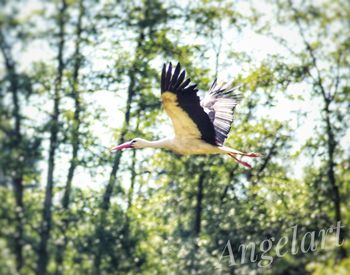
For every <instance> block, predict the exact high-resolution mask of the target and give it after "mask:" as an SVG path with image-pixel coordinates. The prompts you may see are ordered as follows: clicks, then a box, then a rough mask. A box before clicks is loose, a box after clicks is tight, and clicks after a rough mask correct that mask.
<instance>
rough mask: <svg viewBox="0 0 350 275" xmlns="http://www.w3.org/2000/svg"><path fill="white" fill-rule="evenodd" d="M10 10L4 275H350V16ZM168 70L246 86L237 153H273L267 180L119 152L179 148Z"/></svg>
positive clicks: (208, 7)
mask: <svg viewBox="0 0 350 275" xmlns="http://www.w3.org/2000/svg"><path fill="white" fill-rule="evenodd" d="M0 4H1V9H0V200H1V205H0V273H1V274H220V273H222V274H256V273H259V274H260V273H263V274H310V273H312V274H331V273H333V274H350V255H349V253H350V249H349V246H350V242H349V241H348V240H346V237H347V236H349V234H350V232H349V227H350V216H349V214H350V212H349V209H350V200H349V197H350V162H349V160H350V141H349V140H350V131H349V129H348V128H349V121H350V112H349V103H350V3H349V1H346V0H336V1H334V0H319V1H316V0H315V1H298V0H295V1H292V0H289V1H288V0H284V1H278V0H275V1H272V0H271V1H270V0H264V1H258V0H250V1H243V0H237V1H226V0H215V1H208V0H199V1H182V0H177V1H176V0H164V1H160V0H138V1H136V0H135V1H134V0H130V1H117V0H114V1H113V0H100V1H98V0H49V1H47V0H45V1H44V0H41V1H40V0H27V1H21V0H17V1H11V0H0ZM168 61H172V62H177V61H180V62H181V63H182V65H183V67H185V68H186V69H187V71H188V73H189V76H190V77H191V79H192V80H193V81H194V82H195V83H198V84H199V87H200V89H201V90H202V91H206V90H208V87H209V85H210V84H211V81H212V80H213V78H215V77H218V78H219V79H222V80H223V79H228V80H230V81H232V83H233V84H234V85H238V84H243V86H242V88H240V91H241V93H242V94H243V100H242V102H241V103H240V105H239V106H238V108H237V112H236V119H235V122H234V126H233V129H232V132H231V135H230V137H229V139H228V140H227V141H226V144H227V145H229V146H231V147H233V148H237V149H240V150H242V151H256V152H261V153H263V154H264V157H262V158H261V159H258V160H255V161H254V163H253V165H254V168H253V169H251V170H245V169H244V168H242V167H239V166H238V165H237V163H236V162H233V161H232V159H230V158H228V157H226V156H211V157H207V156H191V157H180V156H177V155H175V154H172V153H170V152H167V151H162V150H150V149H145V150H138V151H137V150H129V151H123V152H118V153H113V154H112V153H110V152H109V148H111V146H114V145H116V144H118V143H121V142H123V141H124V140H128V139H131V138H133V137H136V136H138V137H143V138H147V139H157V138H162V137H165V136H167V135H168V133H169V131H170V130H171V124H170V121H169V120H168V118H167V117H166V115H165V114H164V112H163V111H162V108H161V104H160V97H159V96H160V84H159V78H160V70H161V67H162V64H163V63H164V62H168ZM203 94H204V93H202V94H201V95H203ZM337 221H341V222H342V224H343V225H344V226H345V227H344V229H345V230H342V231H341V236H340V237H341V239H344V238H345V243H344V244H343V245H342V246H340V247H338V246H336V245H335V244H334V242H329V243H328V244H327V249H324V250H317V251H315V252H309V253H306V254H303V253H301V252H300V251H299V253H297V254H296V255H293V254H291V253H290V246H291V244H290V243H288V244H287V249H286V251H287V253H286V254H285V255H284V257H281V258H279V257H276V255H275V250H274V249H272V250H271V251H270V253H269V255H271V256H274V261H273V263H272V264H271V265H270V266H269V267H265V268H264V267H263V268H260V267H258V266H257V262H253V263H250V262H249V261H248V260H247V261H246V262H245V263H243V264H240V263H239V260H240V257H239V255H240V252H239V251H238V247H239V245H240V244H244V243H248V242H253V243H256V244H257V245H259V244H260V243H261V242H262V241H263V240H264V239H269V238H272V237H273V238H274V239H275V240H278V239H279V238H281V237H282V236H285V235H291V227H292V226H293V225H298V230H299V231H300V234H298V238H299V241H300V239H301V238H302V237H303V234H304V233H305V232H308V231H314V230H316V231H319V230H321V229H327V228H329V226H331V225H335V224H336V222H337ZM228 240H230V241H231V245H232V247H233V252H234V253H235V255H236V259H238V264H237V265H234V266H229V261H228V258H227V257H224V258H223V259H222V260H221V261H220V256H221V254H222V251H223V249H224V247H225V245H226V244H227V241H228ZM288 251H289V252H288Z"/></svg>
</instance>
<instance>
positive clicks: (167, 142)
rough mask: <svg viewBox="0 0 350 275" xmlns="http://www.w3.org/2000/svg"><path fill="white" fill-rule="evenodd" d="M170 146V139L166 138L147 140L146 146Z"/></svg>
mask: <svg viewBox="0 0 350 275" xmlns="http://www.w3.org/2000/svg"><path fill="white" fill-rule="evenodd" d="M169 146H171V140H170V139H168V138H164V139H159V140H153V141H147V147H150V148H169Z"/></svg>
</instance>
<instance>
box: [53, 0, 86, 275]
mask: <svg viewBox="0 0 350 275" xmlns="http://www.w3.org/2000/svg"><path fill="white" fill-rule="evenodd" d="M84 13H85V8H84V5H83V0H80V1H79V17H78V22H77V26H76V43H75V52H74V67H73V80H72V96H73V99H74V118H73V125H72V131H71V135H72V136H71V142H72V143H71V145H72V155H71V159H70V165H69V169H68V175H67V181H66V186H65V189H64V194H63V199H62V210H63V211H64V212H65V211H67V210H68V209H69V205H70V198H71V189H72V182H73V177H74V173H75V170H76V167H77V165H78V152H79V147H80V141H79V135H80V134H79V132H80V124H81V120H80V113H81V98H80V92H79V70H80V67H81V54H80V44H81V33H82V18H83V16H84ZM68 227H69V220H68V219H66V218H64V220H63V221H62V228H61V233H62V235H63V244H61V245H59V246H58V247H57V253H56V274H62V272H63V266H62V265H63V261H64V253H65V250H66V247H67V243H68V238H67V234H66V233H67V229H68Z"/></svg>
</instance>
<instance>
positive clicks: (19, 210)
mask: <svg viewBox="0 0 350 275" xmlns="http://www.w3.org/2000/svg"><path fill="white" fill-rule="evenodd" d="M0 48H1V52H2V54H3V57H4V61H5V67H6V70H7V75H8V77H9V81H10V92H11V94H12V102H13V111H12V113H13V118H14V130H13V142H12V143H11V145H12V146H11V149H12V150H16V151H18V152H20V154H17V155H18V156H17V159H16V162H17V165H16V168H15V171H14V172H15V173H14V177H13V179H12V184H13V192H14V197H15V201H16V209H15V220H16V234H15V236H14V250H15V256H16V270H17V272H18V273H20V272H21V269H22V267H23V265H24V259H23V253H22V252H23V171H22V164H21V163H20V160H19V158H20V155H21V154H22V150H21V146H22V134H21V123H22V117H21V114H20V109H21V107H20V102H19V98H18V92H19V91H18V77H17V73H16V64H15V62H14V60H13V58H12V53H11V49H10V48H9V46H8V45H7V43H6V41H5V37H4V35H3V33H2V31H1V30H0Z"/></svg>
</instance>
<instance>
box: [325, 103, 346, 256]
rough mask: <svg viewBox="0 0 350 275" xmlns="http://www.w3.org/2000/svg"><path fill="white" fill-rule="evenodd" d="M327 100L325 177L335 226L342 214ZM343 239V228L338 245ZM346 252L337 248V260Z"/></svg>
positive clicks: (334, 144) (340, 220)
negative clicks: (326, 161)
mask: <svg viewBox="0 0 350 275" xmlns="http://www.w3.org/2000/svg"><path fill="white" fill-rule="evenodd" d="M329 104H330V101H329V99H327V98H325V113H326V116H325V122H326V129H327V149H328V150H327V152H328V170H327V177H328V181H329V183H330V185H331V187H332V192H333V196H332V197H333V204H334V212H335V225H336V224H337V222H338V221H339V222H342V221H343V220H342V213H341V205H340V204H341V199H340V194H339V188H338V185H337V182H336V178H335V171H334V166H335V163H334V153H335V147H336V143H335V140H334V133H333V128H332V124H331V121H330V110H329ZM344 239H345V231H344V228H340V234H339V243H342V242H343V241H344ZM346 254H347V253H346V250H345V249H344V247H342V246H340V248H339V259H343V258H345V257H346Z"/></svg>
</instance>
